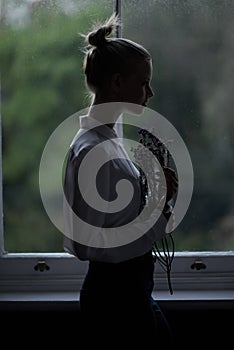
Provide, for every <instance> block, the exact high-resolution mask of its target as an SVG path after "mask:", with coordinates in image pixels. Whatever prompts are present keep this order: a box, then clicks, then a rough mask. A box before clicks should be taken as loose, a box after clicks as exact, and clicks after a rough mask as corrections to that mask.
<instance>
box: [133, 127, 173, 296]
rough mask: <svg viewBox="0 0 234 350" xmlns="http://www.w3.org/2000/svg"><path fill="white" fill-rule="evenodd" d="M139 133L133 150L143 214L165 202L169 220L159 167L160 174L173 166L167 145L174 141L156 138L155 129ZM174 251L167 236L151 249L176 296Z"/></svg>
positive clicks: (170, 212)
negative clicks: (138, 139) (172, 268)
mask: <svg viewBox="0 0 234 350" xmlns="http://www.w3.org/2000/svg"><path fill="white" fill-rule="evenodd" d="M138 133H139V134H140V143H139V145H138V146H137V147H136V148H132V149H131V150H132V152H133V153H134V158H135V161H136V163H137V164H138V166H139V172H140V183H141V188H142V206H141V210H142V209H143V207H145V206H148V207H151V208H152V205H154V204H155V205H158V203H160V201H162V200H163V199H164V200H166V202H165V205H164V208H163V213H164V214H165V215H166V216H167V218H169V217H170V215H173V213H172V206H171V205H170V204H169V201H168V200H167V196H166V198H165V187H164V186H163V185H162V181H161V176H160V169H159V167H158V163H159V164H160V167H161V170H164V169H165V168H166V167H172V166H173V161H172V157H171V155H170V153H169V151H168V149H167V143H168V142H171V141H167V142H162V141H160V140H159V139H158V138H157V137H155V136H154V133H153V129H152V130H151V132H150V131H148V130H145V129H140V130H139V131H138ZM148 151H150V152H151V153H152V154H153V156H154V159H155V157H156V159H155V162H153V161H152V157H149V152H148ZM142 169H144V170H142ZM174 251H175V244H174V240H173V237H172V235H171V233H169V234H168V235H167V236H164V237H163V238H162V239H161V240H160V241H159V242H155V243H154V244H153V248H152V254H153V256H154V259H155V261H158V262H159V263H160V265H161V266H162V268H163V269H164V270H165V271H166V273H167V280H168V286H169V291H170V293H171V294H173V290H172V285H171V277H170V273H171V266H172V262H173V259H174Z"/></svg>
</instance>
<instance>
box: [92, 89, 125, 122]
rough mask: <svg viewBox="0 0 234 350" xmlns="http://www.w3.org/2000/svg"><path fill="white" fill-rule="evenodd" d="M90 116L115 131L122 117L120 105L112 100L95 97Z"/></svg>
mask: <svg viewBox="0 0 234 350" xmlns="http://www.w3.org/2000/svg"><path fill="white" fill-rule="evenodd" d="M88 115H89V116H90V117H92V118H94V119H96V120H98V121H100V122H101V123H103V124H106V125H108V126H109V127H110V128H112V129H113V128H114V126H115V123H116V121H117V119H118V118H119V117H120V115H121V110H120V105H119V104H118V103H117V102H114V101H113V100H111V99H108V98H103V97H102V96H98V95H95V96H94V99H93V102H92V104H91V106H90V108H89V112H88Z"/></svg>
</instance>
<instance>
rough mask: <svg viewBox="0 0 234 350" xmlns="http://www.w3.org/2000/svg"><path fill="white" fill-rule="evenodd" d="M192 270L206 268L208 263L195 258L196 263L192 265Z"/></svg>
mask: <svg viewBox="0 0 234 350" xmlns="http://www.w3.org/2000/svg"><path fill="white" fill-rule="evenodd" d="M191 269H192V270H194V269H195V270H202V269H206V264H205V263H204V262H203V261H202V260H195V261H194V263H193V264H192V265H191Z"/></svg>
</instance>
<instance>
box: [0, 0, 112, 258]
mask: <svg viewBox="0 0 234 350" xmlns="http://www.w3.org/2000/svg"><path fill="white" fill-rule="evenodd" d="M0 7H1V14H0V21H1V22H0V25H1V27H0V36H1V40H0V68H1V90H2V92H1V114H2V133H3V196H4V198H3V199H4V230H5V249H6V250H7V251H8V252H40V251H42V252H53V251H62V250H63V249H62V234H61V232H60V231H58V230H57V229H56V227H55V226H54V225H53V224H52V222H51V221H50V219H49V217H48V216H47V214H46V212H45V210H44V208H43V204H42V201H41V197H40V191H39V179H38V173H39V165H40V159H41V155H42V152H43V149H44V147H45V144H46V142H47V139H48V138H49V136H50V135H51V133H52V132H53V131H54V129H55V128H56V127H57V126H58V125H59V124H60V123H61V122H62V121H63V120H65V119H66V118H68V117H69V116H70V115H72V114H74V113H75V112H77V111H79V110H81V109H82V108H84V107H85V106H86V105H87V98H88V97H87V92H86V89H85V85H84V81H83V72H82V59H83V53H82V49H83V46H84V43H83V38H82V37H81V36H80V35H79V33H86V31H87V30H89V29H90V26H91V23H93V22H94V21H96V20H97V19H98V20H104V19H106V18H107V17H109V16H110V14H111V13H112V12H113V2H112V1H107V0H101V1H95V0H89V1H87V0H86V1H84V0H41V1H40V0H39V1H31V0H21V1H20V0H17V1H15V0H1V1H0Z"/></svg>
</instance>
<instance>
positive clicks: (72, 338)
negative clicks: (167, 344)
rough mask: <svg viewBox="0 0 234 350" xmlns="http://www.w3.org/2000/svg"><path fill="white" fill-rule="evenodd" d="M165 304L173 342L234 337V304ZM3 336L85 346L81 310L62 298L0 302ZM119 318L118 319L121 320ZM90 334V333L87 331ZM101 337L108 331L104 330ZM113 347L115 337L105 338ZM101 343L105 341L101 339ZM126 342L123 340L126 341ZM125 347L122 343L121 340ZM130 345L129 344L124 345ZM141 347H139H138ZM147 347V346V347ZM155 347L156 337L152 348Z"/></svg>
mask: <svg viewBox="0 0 234 350" xmlns="http://www.w3.org/2000/svg"><path fill="white" fill-rule="evenodd" d="M180 305H182V306H175V305H174V306H173V307H171V306H170V307H168V306H166V304H165V305H164V303H163V302H162V303H161V305H160V306H161V307H162V308H163V309H164V312H165V315H166V317H167V319H168V321H169V323H170V325H171V328H172V330H173V332H174V334H175V341H174V345H177V346H180V347H184V348H189V347H195V346H196V347H198V346H199V347H200V348H201V347H203V346H204V347H205V343H206V344H207V345H209V348H210V346H217V345H220V346H222V348H224V346H225V345H228V346H229V347H230V346H231V348H232V342H233V340H234V308H233V306H232V305H231V306H230V307H225V306H222V305H221V306H220V305H219V304H217V305H216V306H210V305H208V306H207V307H205V306H204V305H201V304H199V305H198V306H197V307H196V305H195V304H193V305H192V306H186V304H185V305H184V304H183V302H181V304H180ZM0 310H1V325H2V326H1V329H2V327H3V330H2V332H1V333H2V336H1V338H2V339H3V340H4V337H5V338H6V340H7V345H8V346H10V347H11V346H17V347H21V346H23V348H24V349H25V348H27V347H28V348H35V347H36V348H41V347H42V346H43V349H44V348H45V347H47V346H49V347H50V346H54V347H55V346H56V347H57V346H64V345H65V346H66V347H69V346H72V347H73V346H75V347H76V349H86V347H85V345H84V344H81V343H80V342H79V340H80V335H81V334H80V312H79V304H78V303H74V302H73V303H69V302H63V303H61V304H60V305H59V306H58V304H57V303H53V302H48V303H46V302H43V303H40V302H34V303H31V302H20V303H17V302H15V303H14V302H11V303H2V304H1V303H0ZM120 322H121V320H120ZM90 336H91V335H90ZM103 339H108V335H107V334H105V331H104V332H103ZM107 343H108V344H109V345H108V348H109V349H112V348H114V344H115V340H111V342H110V341H108V342H107ZM103 344H104V343H103ZM125 345H126V344H125ZM123 348H124V344H123ZM125 348H129V347H127V346H126V347H125ZM141 348H142V347H141ZM146 348H148V347H146ZM154 348H155V349H156V348H157V339H155V344H152V348H151V349H154Z"/></svg>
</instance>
